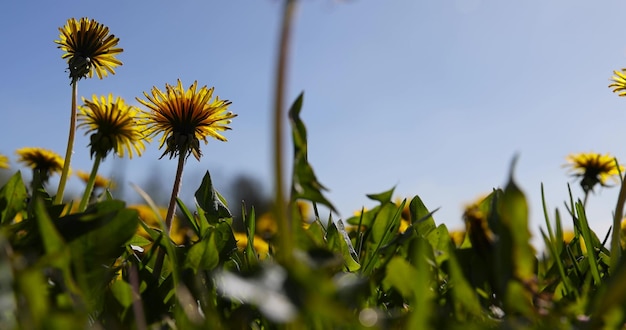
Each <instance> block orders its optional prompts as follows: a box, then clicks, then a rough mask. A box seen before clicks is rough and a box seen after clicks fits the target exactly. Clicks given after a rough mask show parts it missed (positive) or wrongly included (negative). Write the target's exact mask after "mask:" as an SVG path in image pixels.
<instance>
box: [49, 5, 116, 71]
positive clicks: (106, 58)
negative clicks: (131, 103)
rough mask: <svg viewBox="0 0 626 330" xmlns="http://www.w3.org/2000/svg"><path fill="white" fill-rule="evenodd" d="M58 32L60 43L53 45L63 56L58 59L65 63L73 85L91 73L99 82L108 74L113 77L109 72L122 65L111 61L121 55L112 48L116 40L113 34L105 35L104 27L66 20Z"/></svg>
mask: <svg viewBox="0 0 626 330" xmlns="http://www.w3.org/2000/svg"><path fill="white" fill-rule="evenodd" d="M59 31H60V32H61V34H60V35H59V39H60V40H55V41H54V42H55V43H57V44H59V46H58V48H60V49H61V50H63V51H64V52H65V54H63V55H62V56H61V57H62V58H63V59H66V60H67V64H68V68H69V71H70V79H72V81H73V82H74V81H78V80H80V79H81V78H85V77H89V78H91V77H93V73H94V71H95V72H96V74H97V75H98V78H100V79H102V77H106V76H107V75H108V74H109V73H111V74H115V71H114V70H113V68H115V67H116V66H120V65H122V62H121V61H120V60H118V59H116V58H115V55H117V54H119V53H121V52H122V51H123V49H122V48H116V46H117V43H118V42H119V40H120V39H119V38H116V37H115V35H113V34H111V35H109V28H108V27H106V26H104V25H102V24H100V23H98V22H96V21H95V20H93V19H92V20H89V19H88V18H86V17H83V18H81V19H80V21H77V20H76V19H75V18H70V19H69V20H67V23H66V24H65V26H64V27H62V28H59Z"/></svg>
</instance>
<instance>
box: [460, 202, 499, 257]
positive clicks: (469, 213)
mask: <svg viewBox="0 0 626 330" xmlns="http://www.w3.org/2000/svg"><path fill="white" fill-rule="evenodd" d="M484 201H485V198H482V197H481V198H479V199H477V200H476V202H474V203H471V204H469V205H467V206H465V211H464V212H463V219H464V220H465V227H466V229H465V232H466V233H467V234H466V235H469V239H470V242H471V243H472V248H474V250H475V251H476V252H478V253H479V254H480V255H482V256H484V257H485V256H488V255H489V254H490V253H491V251H492V247H493V244H494V241H495V234H494V233H493V231H492V230H491V228H489V223H488V222H487V212H488V210H486V209H485V208H486V206H485V204H484Z"/></svg>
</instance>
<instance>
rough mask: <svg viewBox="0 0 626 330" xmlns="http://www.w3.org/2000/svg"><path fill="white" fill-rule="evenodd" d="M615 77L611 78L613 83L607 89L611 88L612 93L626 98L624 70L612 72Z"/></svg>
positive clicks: (625, 75) (625, 74)
mask: <svg viewBox="0 0 626 330" xmlns="http://www.w3.org/2000/svg"><path fill="white" fill-rule="evenodd" d="M613 73H615V75H614V76H613V77H611V80H612V81H613V83H612V84H610V85H609V88H613V93H619V94H617V95H619V96H626V69H622V71H621V72H620V71H617V70H615V71H613Z"/></svg>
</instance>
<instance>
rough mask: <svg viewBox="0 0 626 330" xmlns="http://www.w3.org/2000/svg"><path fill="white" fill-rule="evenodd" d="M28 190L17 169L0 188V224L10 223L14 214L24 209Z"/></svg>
mask: <svg viewBox="0 0 626 330" xmlns="http://www.w3.org/2000/svg"><path fill="white" fill-rule="evenodd" d="M27 199H28V191H27V190H26V186H25V185H24V182H23V181H22V174H21V173H20V171H17V173H15V174H14V175H13V176H12V177H11V178H10V179H9V181H8V182H7V183H6V184H5V185H4V186H3V187H2V189H0V224H5V223H10V222H11V221H13V219H14V218H15V216H16V215H17V214H18V213H19V212H20V211H22V210H25V209H26V206H27V203H26V201H27Z"/></svg>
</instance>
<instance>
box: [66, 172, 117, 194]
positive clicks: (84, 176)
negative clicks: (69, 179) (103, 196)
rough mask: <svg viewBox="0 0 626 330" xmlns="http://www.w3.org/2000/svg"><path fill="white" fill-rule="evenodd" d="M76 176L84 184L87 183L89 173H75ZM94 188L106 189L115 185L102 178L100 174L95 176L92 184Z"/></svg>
mask: <svg viewBox="0 0 626 330" xmlns="http://www.w3.org/2000/svg"><path fill="white" fill-rule="evenodd" d="M76 176H77V177H78V178H79V179H80V180H81V181H83V182H84V183H85V184H86V183H87V182H89V173H88V172H85V171H80V170H79V171H76ZM93 187H94V188H100V189H106V188H113V187H115V183H114V182H113V181H112V180H109V179H107V178H105V177H103V176H102V175H100V174H96V180H95V181H94V184H93Z"/></svg>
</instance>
